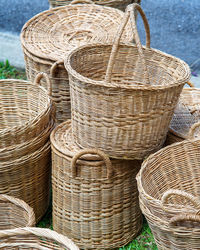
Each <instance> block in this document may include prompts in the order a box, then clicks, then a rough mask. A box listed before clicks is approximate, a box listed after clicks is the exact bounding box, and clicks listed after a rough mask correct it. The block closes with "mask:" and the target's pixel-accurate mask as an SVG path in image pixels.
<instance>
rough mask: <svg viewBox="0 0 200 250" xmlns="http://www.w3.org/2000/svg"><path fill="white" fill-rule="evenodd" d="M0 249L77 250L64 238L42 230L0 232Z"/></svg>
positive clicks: (47, 230) (21, 229)
mask: <svg viewBox="0 0 200 250" xmlns="http://www.w3.org/2000/svg"><path fill="white" fill-rule="evenodd" d="M0 249H13V250H14V249H16V250H18V249H28V250H29V249H38V250H47V249H52V250H78V249H79V248H78V247H77V246H76V245H75V244H74V243H73V242H72V241H71V240H69V239H68V238H67V237H66V236H63V235H61V234H58V233H56V232H54V231H52V230H50V229H44V228H34V227H26V228H17V229H12V230H2V231H0Z"/></svg>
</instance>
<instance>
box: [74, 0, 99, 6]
mask: <svg viewBox="0 0 200 250" xmlns="http://www.w3.org/2000/svg"><path fill="white" fill-rule="evenodd" d="M78 3H81V4H82V3H87V4H95V3H94V2H92V1H91V0H73V1H71V3H70V5H71V4H78Z"/></svg>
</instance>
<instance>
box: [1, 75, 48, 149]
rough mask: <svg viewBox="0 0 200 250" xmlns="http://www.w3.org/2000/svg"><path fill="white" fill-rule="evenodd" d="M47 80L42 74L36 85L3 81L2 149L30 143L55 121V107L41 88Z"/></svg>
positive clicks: (8, 80)
mask: <svg viewBox="0 0 200 250" xmlns="http://www.w3.org/2000/svg"><path fill="white" fill-rule="evenodd" d="M42 78H45V79H46V81H47V82H48V85H49V86H50V82H49V80H48V78H47V76H46V75H45V74H43V73H39V74H38V75H37V77H36V78H35V82H34V84H31V83H30V82H27V81H23V80H13V79H7V80H0V124H1V125H0V149H5V148H6V147H12V146H14V145H18V144H21V143H26V142H27V141H28V140H31V139H33V138H35V137H37V136H38V135H39V134H40V133H41V131H42V130H43V129H45V128H46V127H47V126H48V124H49V121H50V120H51V117H52V114H53V113H52V112H53V104H52V101H51V99H50V97H49V94H51V93H50V92H47V91H46V90H45V89H44V88H43V87H41V86H39V84H40V81H41V79H42Z"/></svg>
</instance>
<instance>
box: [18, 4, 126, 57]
mask: <svg viewBox="0 0 200 250" xmlns="http://www.w3.org/2000/svg"><path fill="white" fill-rule="evenodd" d="M82 5H83V4H74V5H65V6H59V7H56V8H52V9H48V10H45V11H42V12H40V13H38V14H36V15H35V16H33V17H32V18H31V19H29V20H28V21H27V22H26V23H25V24H24V25H23V27H22V29H21V33H20V41H21V45H22V47H24V48H25V49H26V50H27V51H28V52H29V53H30V54H32V55H34V56H36V57H38V58H40V59H45V60H50V61H58V60H60V59H64V58H65V56H66V55H67V54H68V53H69V52H66V51H65V53H63V56H61V57H59V58H58V57H56V56H54V57H52V56H49V55H48V54H47V55H43V54H41V52H40V51H39V50H37V51H36V50H30V49H28V48H27V47H26V41H25V38H24V34H25V32H26V28H27V27H28V26H29V25H30V24H31V23H32V22H34V21H36V20H37V19H38V18H39V17H40V16H43V15H45V14H47V13H52V12H56V11H59V10H60V9H61V10H62V9H68V8H71V7H74V6H76V7H78V8H80V9H81V7H82ZM84 6H90V7H91V6H93V7H95V8H99V9H108V10H110V11H111V12H116V13H117V14H118V15H119V16H121V17H123V15H124V12H123V11H121V10H119V9H116V8H112V7H109V6H104V5H99V4H85V3H84Z"/></svg>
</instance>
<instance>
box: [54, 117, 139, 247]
mask: <svg viewBox="0 0 200 250" xmlns="http://www.w3.org/2000/svg"><path fill="white" fill-rule="evenodd" d="M51 147H52V161H53V164H52V186H53V228H54V230H56V231H57V232H59V233H62V234H64V235H68V237H69V238H70V239H72V240H73V241H74V242H75V243H76V244H77V245H78V246H79V247H80V248H83V249H92V248H93V249H111V248H117V247H120V246H123V245H125V244H126V243H128V242H129V241H131V240H132V239H133V238H134V237H135V236H136V235H137V234H138V232H139V231H140V229H141V226H142V217H141V212H140V209H139V204H138V191H137V185H136V180H135V177H136V174H137V173H138V171H139V168H140V162H138V161H126V160H113V159H112V160H110V159H109V158H108V156H106V155H105V154H104V153H103V152H102V151H100V150H97V149H84V150H80V148H79V147H77V146H76V145H75V144H74V142H73V139H72V134H71V122H70V121H67V122H65V123H62V124H60V125H59V126H58V127H57V128H56V129H55V130H54V131H53V132H52V134H51Z"/></svg>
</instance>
